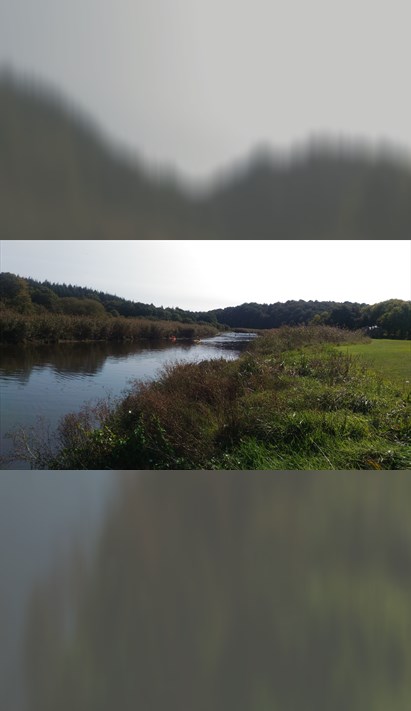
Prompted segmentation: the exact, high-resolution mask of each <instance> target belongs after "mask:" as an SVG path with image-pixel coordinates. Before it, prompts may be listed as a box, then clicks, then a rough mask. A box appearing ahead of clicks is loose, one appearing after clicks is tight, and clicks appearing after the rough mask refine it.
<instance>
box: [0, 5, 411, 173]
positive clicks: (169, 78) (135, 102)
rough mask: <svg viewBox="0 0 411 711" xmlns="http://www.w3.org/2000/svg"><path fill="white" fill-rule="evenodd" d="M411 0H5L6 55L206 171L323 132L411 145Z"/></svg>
mask: <svg viewBox="0 0 411 711" xmlns="http://www.w3.org/2000/svg"><path fill="white" fill-rule="evenodd" d="M410 27H411V5H410V3H409V0H372V1H371V0H345V2H341V1H340V0H338V1H337V0H311V1H310V2H304V1H302V0H300V1H299V2H298V1H297V0H249V1H248V2H244V1H243V0H116V2H114V0H69V1H68V0H1V3H0V64H2V65H4V64H5V63H8V64H9V65H10V66H11V67H14V68H15V69H16V70H20V71H23V72H24V73H26V74H27V73H29V74H31V75H32V76H34V77H39V78H43V79H45V80H46V81H48V82H51V84H52V85H53V86H55V87H57V88H59V89H60V90H62V91H63V92H64V93H65V94H66V95H67V96H68V97H69V98H71V99H72V100H73V101H74V102H75V104H77V105H79V106H80V107H81V108H82V109H85V110H86V112H87V113H88V114H89V115H91V117H94V118H95V119H96V120H97V121H98V123H99V124H100V126H101V127H102V128H103V130H105V131H106V132H107V134H108V135H109V136H111V137H112V138H113V139H114V140H116V141H119V142H120V143H122V144H123V145H125V146H126V147H127V146H128V147H131V148H133V149H137V150H138V152H139V154H140V155H142V156H143V157H144V158H146V159H149V160H150V161H155V162H157V163H158V162H159V163H161V164H164V163H165V164H169V165H170V166H177V167H178V169H179V170H180V171H182V172H183V173H184V174H186V175H191V176H193V175H196V176H206V175H209V174H210V173H211V172H212V171H215V170H216V169H217V168H218V167H219V166H225V165H226V164H227V162H229V161H231V160H232V159H235V158H239V157H242V156H244V154H247V153H248V152H249V151H250V150H251V149H252V148H253V147H255V146H256V145H260V144H269V145H272V146H274V147H280V148H281V147H288V146H290V144H291V143H294V142H296V141H297V142H300V141H302V140H305V139H306V138H307V137H308V136H310V135H322V134H324V133H326V134H327V135H331V136H339V135H342V136H351V137H360V138H361V137H363V138H364V137H365V138H368V139H371V140H373V141H380V140H381V139H388V140H389V141H392V142H394V143H395V144H399V145H400V146H404V147H406V148H408V149H411V98H410V97H411V94H410V88H409V87H410V67H411V41H410Z"/></svg>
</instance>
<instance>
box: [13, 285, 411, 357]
mask: <svg viewBox="0 0 411 711" xmlns="http://www.w3.org/2000/svg"><path fill="white" fill-rule="evenodd" d="M60 315H66V316H67V315H69V316H75V317H84V318H85V319H87V320H86V321H83V322H81V323H82V325H81V326H80V325H79V324H80V321H79V319H78V318H77V320H75V321H74V320H73V321H70V320H64V319H63V318H60ZM104 317H110V318H111V319H112V318H113V317H114V318H117V319H118V318H119V317H124V319H130V318H139V319H149V320H150V321H156V322H157V321H159V320H160V321H167V322H171V321H174V322H177V323H178V324H180V325H179V326H178V333H179V334H180V335H181V334H183V333H184V332H190V327H191V333H192V334H193V335H194V334H195V335H197V334H199V335H206V334H211V333H213V332H215V331H213V329H212V328H210V327H214V329H217V328H227V327H228V328H236V329H237V330H241V329H242V330H247V329H252V330H264V329H269V328H278V327H280V326H285V325H288V326H298V325H308V324H314V325H328V326H337V327H339V328H344V329H349V330H357V329H360V328H362V329H364V330H365V331H366V332H367V333H368V334H369V335H371V336H373V337H374V338H398V339H405V338H410V339H411V301H401V300H399V299H390V300H388V301H383V302H380V303H378V304H374V305H372V306H369V305H367V304H356V303H351V302H348V301H346V302H344V303H342V304H339V303H336V302H332V301H302V300H300V301H287V302H286V303H275V304H256V303H250V304H242V305H241V306H233V307H228V308H225V309H215V310H212V311H187V310H184V309H180V308H178V307H172V308H170V307H167V308H164V307H163V306H154V304H143V303H141V302H135V301H130V300H128V299H124V298H122V297H119V296H116V295H114V294H108V293H106V292H103V291H96V290H95V289H90V288H88V287H82V286H74V285H72V284H55V283H51V282H49V281H44V282H38V281H36V280H35V279H31V278H23V277H20V276H17V275H15V274H10V273H9V272H3V273H1V274H0V324H1V327H2V342H3V343H20V342H24V341H30V340H36V339H37V340H53V338H54V340H60V339H64V338H66V340H68V339H72V338H78V339H80V340H84V339H91V338H103V339H104V338H107V339H108V340H110V339H112V338H117V339H128V338H130V337H131V338H139V337H140V336H139V335H138V333H139V331H140V329H141V328H143V330H145V331H146V332H147V331H149V330H150V328H151V330H152V332H153V334H156V333H158V332H159V331H161V330H164V328H163V329H161V328H160V327H159V326H158V324H154V325H152V326H151V327H150V328H149V327H148V326H147V324H145V327H144V325H143V326H141V324H140V323H137V322H136V323H135V324H134V326H132V325H131V324H130V323H126V321H125V320H124V319H123V320H121V319H120V320H119V321H118V323H117V324H115V325H114V324H108V323H103V322H102V319H103V318H104ZM90 319H92V321H90ZM182 324H186V325H187V328H186V327H183V326H182ZM194 324H195V325H196V327H195V328H193V325H194ZM198 326H201V328H198ZM207 326H208V328H207ZM170 327H171V329H172V330H173V328H174V327H173V326H172V325H171V324H168V325H167V326H166V327H165V330H166V331H169V332H170ZM65 328H66V329H67V334H66V335H64V329H65ZM174 330H175V329H174ZM83 331H84V333H85V334H88V335H81V333H83ZM75 333H77V334H80V335H73V334H75ZM105 333H107V335H104V334H105ZM53 334H58V335H54V336H53ZM93 334H95V335H93ZM131 334H133V335H131ZM143 337H147V335H145V336H143ZM152 337H153V336H152ZM156 337H157V336H156Z"/></svg>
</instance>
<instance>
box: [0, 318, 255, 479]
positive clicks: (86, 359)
mask: <svg viewBox="0 0 411 711" xmlns="http://www.w3.org/2000/svg"><path fill="white" fill-rule="evenodd" d="M253 337H254V334H243V333H231V332H229V333H223V334H221V335H218V336H215V337H214V338H207V339H203V340H202V341H200V342H197V343H192V342H183V341H176V342H174V343H172V342H170V341H159V342H145V343H65V344H55V345H37V346H24V347H22V346H3V347H2V349H1V351H0V395H1V402H0V407H1V410H0V423H1V426H0V430H1V454H2V456H4V457H7V456H8V455H9V454H10V452H11V451H12V442H11V439H10V438H9V437H8V436H7V434H8V433H10V432H11V431H12V430H14V429H15V428H18V427H23V428H26V429H27V428H30V427H38V428H42V429H43V431H45V429H46V428H47V427H48V426H49V427H50V428H51V430H53V429H54V428H55V427H56V425H57V423H58V421H59V420H60V418H61V417H63V416H64V415H66V414H67V413H69V412H77V411H78V410H80V408H81V407H82V405H84V404H85V403H88V402H93V401H96V400H98V399H100V398H104V397H108V396H114V397H115V396H118V395H121V393H122V392H124V391H125V390H126V389H127V387H128V386H129V385H130V383H131V382H132V381H133V380H136V379H137V380H152V379H154V378H155V377H156V376H157V374H158V372H159V371H160V370H161V367H162V366H163V365H164V364H165V363H169V362H174V361H201V360H206V359H209V358H225V359H233V358H237V357H238V355H239V353H240V352H241V350H243V349H244V348H245V347H247V343H248V342H249V340H250V338H253ZM2 468H3V469H28V468H29V466H28V463H27V462H24V461H13V462H8V463H7V464H6V465H3V466H2Z"/></svg>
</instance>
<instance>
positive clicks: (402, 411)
mask: <svg viewBox="0 0 411 711" xmlns="http://www.w3.org/2000/svg"><path fill="white" fill-rule="evenodd" d="M349 337H350V334H347V333H346V332H341V331H338V329H331V328H327V329H326V330H324V329H322V328H321V329H317V328H315V329H303V328H295V329H292V328H288V327H287V328H284V329H278V331H276V332H275V333H274V332H273V333H270V334H268V335H267V336H265V337H262V338H261V339H258V341H257V342H254V343H253V344H250V348H249V351H248V352H246V353H245V354H243V355H242V356H241V357H240V358H239V359H238V360H237V361H231V362H227V361H224V360H214V361H204V362H201V363H180V364H177V365H173V366H168V367H166V368H164V370H163V372H162V375H161V376H160V377H159V379H158V380H157V381H155V382H153V383H149V384H143V383H139V382H137V383H136V384H135V385H134V387H133V388H132V389H131V390H130V391H129V393H128V394H127V396H126V397H124V398H123V399H122V400H118V401H116V402H114V403H112V404H111V405H110V406H108V405H107V403H103V404H100V405H99V406H98V407H96V408H94V410H92V409H90V408H86V409H84V410H83V411H82V412H80V413H78V414H73V415H70V416H68V417H66V418H65V419H63V421H62V422H61V423H60V426H59V431H58V437H59V448H58V451H57V454H56V455H55V456H53V457H52V458H49V462H48V465H49V466H50V468H63V469H79V468H80V469H81V468H84V469H99V468H106V467H108V468H114V469H327V470H329V469H406V468H410V467H411V402H410V399H408V400H407V399H404V398H402V397H401V396H400V395H399V393H398V389H397V388H396V387H395V386H393V385H392V384H391V383H390V382H389V381H386V380H384V379H383V378H382V377H381V376H380V375H377V374H375V373H373V372H372V371H370V370H369V369H368V367H367V365H366V364H364V363H363V362H362V361H361V359H359V358H356V357H353V356H350V355H347V354H344V353H341V352H340V351H338V349H337V348H335V345H334V344H336V343H340V342H341V341H342V340H343V339H349ZM327 341H328V342H327Z"/></svg>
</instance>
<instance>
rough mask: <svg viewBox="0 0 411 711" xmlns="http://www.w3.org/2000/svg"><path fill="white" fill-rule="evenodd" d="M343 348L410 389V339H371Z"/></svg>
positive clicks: (407, 389) (406, 388)
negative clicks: (367, 341) (368, 341)
mask: <svg viewBox="0 0 411 711" xmlns="http://www.w3.org/2000/svg"><path fill="white" fill-rule="evenodd" d="M343 350H344V352H346V353H348V354H350V355H359V356H361V358H363V359H364V360H365V361H367V362H368V363H369V364H370V366H372V367H373V368H374V369H375V370H376V371H380V372H381V373H382V374H383V375H384V377H386V378H389V379H390V380H392V381H393V382H395V383H397V385H399V386H402V387H404V389H405V390H406V391H408V392H409V391H410V390H411V341H393V340H390V339H381V340H380V339H378V340H377V339H373V340H372V341H371V342H370V343H355V344H349V345H346V346H344V349H343Z"/></svg>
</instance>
